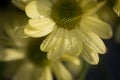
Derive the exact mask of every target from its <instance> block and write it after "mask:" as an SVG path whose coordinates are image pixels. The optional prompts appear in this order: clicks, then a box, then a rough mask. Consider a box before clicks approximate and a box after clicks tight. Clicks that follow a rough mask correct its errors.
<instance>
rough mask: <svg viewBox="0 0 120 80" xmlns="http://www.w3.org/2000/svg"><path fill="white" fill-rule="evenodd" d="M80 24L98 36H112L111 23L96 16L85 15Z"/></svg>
mask: <svg viewBox="0 0 120 80" xmlns="http://www.w3.org/2000/svg"><path fill="white" fill-rule="evenodd" d="M80 25H81V26H82V27H83V28H86V29H88V30H91V31H92V32H94V33H95V34H97V35H98V36H100V37H102V38H105V39H107V38H110V37H112V29H111V27H110V25H109V24H107V23H105V22H103V21H101V20H99V19H97V18H94V17H83V18H82V19H81V22H80Z"/></svg>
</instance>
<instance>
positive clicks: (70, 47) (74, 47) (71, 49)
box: [63, 29, 82, 56]
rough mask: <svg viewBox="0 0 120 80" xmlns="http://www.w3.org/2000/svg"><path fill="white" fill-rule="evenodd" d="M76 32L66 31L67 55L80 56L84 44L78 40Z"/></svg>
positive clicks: (65, 44) (64, 44)
mask: <svg viewBox="0 0 120 80" xmlns="http://www.w3.org/2000/svg"><path fill="white" fill-rule="evenodd" d="M75 33H76V32H75V31H74V30H67V29H66V30H65V33H64V38H63V40H64V43H63V46H64V48H65V53H66V54H68V55H72V56H78V55H79V54H80V52H81V50H82V42H81V41H80V40H79V39H78V38H77V36H76V34H75Z"/></svg>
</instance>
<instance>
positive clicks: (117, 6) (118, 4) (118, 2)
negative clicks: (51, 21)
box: [113, 0, 120, 16]
mask: <svg viewBox="0 0 120 80" xmlns="http://www.w3.org/2000/svg"><path fill="white" fill-rule="evenodd" d="M113 9H114V11H115V12H116V14H117V15H118V16H120V0H116V2H115V5H114V7H113Z"/></svg>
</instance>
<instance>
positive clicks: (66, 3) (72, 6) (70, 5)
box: [51, 0, 81, 29]
mask: <svg viewBox="0 0 120 80" xmlns="http://www.w3.org/2000/svg"><path fill="white" fill-rule="evenodd" d="M80 14H81V8H80V6H79V3H78V2H77V1H76V0H58V1H57V2H56V3H55V4H53V6H52V12H51V17H52V19H53V21H54V22H56V24H57V25H58V26H59V27H64V28H67V29H71V28H74V27H75V26H76V25H77V24H78V23H79V21H80Z"/></svg>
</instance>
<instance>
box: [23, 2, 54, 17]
mask: <svg viewBox="0 0 120 80" xmlns="http://www.w3.org/2000/svg"><path fill="white" fill-rule="evenodd" d="M51 6H52V4H51V3H50V2H49V1H48V0H36V1H32V2H31V3H30V4H28V5H27V7H26V9H25V10H26V13H27V15H28V16H29V17H30V18H42V17H49V11H50V8H51Z"/></svg>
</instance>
